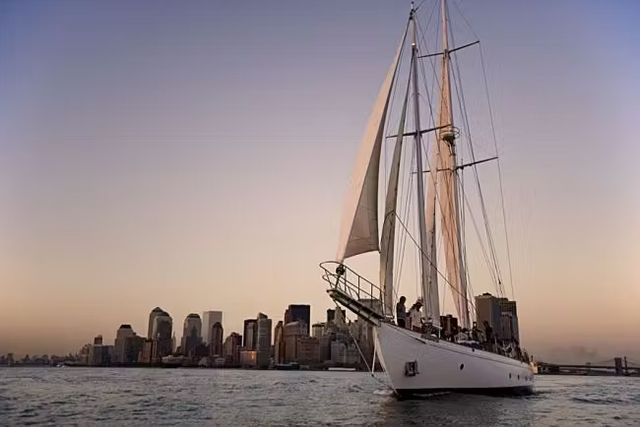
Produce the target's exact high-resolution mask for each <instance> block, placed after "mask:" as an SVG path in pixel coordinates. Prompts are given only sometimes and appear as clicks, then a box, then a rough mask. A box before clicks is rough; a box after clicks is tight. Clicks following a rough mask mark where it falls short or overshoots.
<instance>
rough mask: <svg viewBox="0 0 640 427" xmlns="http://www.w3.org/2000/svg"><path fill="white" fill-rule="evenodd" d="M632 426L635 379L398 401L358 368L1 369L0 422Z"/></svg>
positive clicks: (637, 392)
mask: <svg viewBox="0 0 640 427" xmlns="http://www.w3.org/2000/svg"><path fill="white" fill-rule="evenodd" d="M21 424H51V425H53V424H55V425H61V424H62V425H69V424H72V425H74V424H75V425H83V426H84V425H96V424H101V425H109V426H112V425H125V424H129V425H149V424H154V425H196V424H199V425H225V426H226V425H310V426H316V425H351V426H357V425H381V426H384V425H424V424H431V425H442V424H446V425H450V424H458V425H473V426H483V425H508V426H511V425H535V426H540V425H581V424H583V425H587V424H589V425H591V424H596V425H640V378H623V377H567V376H562V377H560V376H538V377H537V378H536V392H535V393H534V394H533V395H532V396H527V397H518V398H515V397H514V398H504V397H486V396H474V395H461V394H443V395H438V396H431V397H428V398H422V399H412V400H403V401H398V400H397V399H395V398H394V397H393V396H391V395H390V393H389V391H388V390H387V389H386V388H385V387H384V386H382V385H381V384H380V383H379V382H377V381H375V380H374V379H372V378H371V377H370V376H369V375H368V374H365V373H358V372H302V371H300V372H295V371H241V370H206V369H203V370H199V369H137V368H130V369H110V368H58V369H56V368H0V425H21Z"/></svg>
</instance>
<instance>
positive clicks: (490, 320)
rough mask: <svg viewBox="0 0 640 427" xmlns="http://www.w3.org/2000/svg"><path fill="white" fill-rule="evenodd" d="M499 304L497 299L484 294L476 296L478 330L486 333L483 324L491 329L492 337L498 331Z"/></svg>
mask: <svg viewBox="0 0 640 427" xmlns="http://www.w3.org/2000/svg"><path fill="white" fill-rule="evenodd" d="M500 314H501V310H500V303H499V301H498V298H496V297H494V296H493V295H491V294H490V293H487V292H485V293H484V294H482V295H478V296H476V322H477V324H478V329H480V330H482V331H483V332H484V333H485V335H486V333H487V331H486V327H485V323H486V324H488V325H489V326H490V327H491V331H492V334H493V336H496V335H495V334H496V332H497V331H498V329H500Z"/></svg>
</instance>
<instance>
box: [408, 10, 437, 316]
mask: <svg viewBox="0 0 640 427" xmlns="http://www.w3.org/2000/svg"><path fill="white" fill-rule="evenodd" d="M410 19H411V22H412V24H413V42H412V44H411V65H412V67H413V72H412V77H413V79H412V82H413V112H414V115H415V116H414V123H415V127H416V133H415V147H416V168H417V174H416V177H417V179H416V181H417V186H416V189H417V193H418V194H417V196H418V197H417V205H418V227H419V230H420V284H421V288H422V299H423V301H425V302H426V301H427V299H428V298H429V291H428V286H429V285H428V277H429V268H430V261H429V259H428V258H427V254H428V253H429V244H428V239H427V226H426V224H425V211H424V179H423V175H424V174H423V171H424V168H423V167H422V134H421V133H420V130H421V127H420V105H419V97H418V41H417V38H418V36H417V32H418V24H417V22H416V10H415V8H414V6H413V3H412V4H411V16H410ZM436 298H437V297H436ZM428 314H432V313H428ZM438 320H439V319H438Z"/></svg>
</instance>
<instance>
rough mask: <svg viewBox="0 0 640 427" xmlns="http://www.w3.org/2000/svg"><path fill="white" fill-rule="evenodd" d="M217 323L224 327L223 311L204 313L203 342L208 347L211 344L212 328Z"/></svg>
mask: <svg viewBox="0 0 640 427" xmlns="http://www.w3.org/2000/svg"><path fill="white" fill-rule="evenodd" d="M216 323H220V325H222V312H221V311H215V310H212V311H205V312H204V313H202V332H203V334H202V341H203V342H204V343H205V344H207V345H209V344H211V333H212V331H213V329H212V328H213V325H215V324H216Z"/></svg>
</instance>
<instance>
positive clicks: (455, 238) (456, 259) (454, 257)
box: [437, 2, 471, 328]
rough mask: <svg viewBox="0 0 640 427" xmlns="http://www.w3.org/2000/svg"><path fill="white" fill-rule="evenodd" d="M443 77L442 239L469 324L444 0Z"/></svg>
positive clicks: (449, 273)
mask: <svg viewBox="0 0 640 427" xmlns="http://www.w3.org/2000/svg"><path fill="white" fill-rule="evenodd" d="M441 16H442V33H443V39H442V40H443V51H444V54H443V55H442V64H441V72H442V76H441V78H442V81H441V85H440V90H441V93H440V117H439V125H440V126H446V127H445V128H444V129H440V131H438V138H437V139H438V141H437V144H438V169H437V171H438V186H439V191H438V201H439V203H440V209H441V214H442V216H441V219H442V221H441V222H442V240H443V242H444V251H445V260H446V264H447V279H448V282H449V286H450V288H451V292H452V294H453V301H454V302H455V305H456V311H457V312H458V317H459V319H460V325H461V326H462V327H463V328H469V327H470V326H471V325H470V324H469V309H468V302H467V273H466V271H465V265H464V257H463V256H462V241H461V238H460V233H461V230H460V212H459V207H458V173H457V170H456V168H457V161H456V150H455V130H454V128H453V108H452V105H451V82H450V79H449V62H450V58H449V53H448V48H449V46H448V29H447V10H446V4H445V2H442V14H441Z"/></svg>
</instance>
